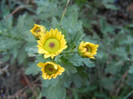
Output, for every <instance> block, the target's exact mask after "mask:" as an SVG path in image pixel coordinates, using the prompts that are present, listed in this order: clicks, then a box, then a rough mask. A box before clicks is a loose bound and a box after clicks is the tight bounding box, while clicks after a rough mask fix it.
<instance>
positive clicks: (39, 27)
mask: <svg viewBox="0 0 133 99" xmlns="http://www.w3.org/2000/svg"><path fill="white" fill-rule="evenodd" d="M45 31H46V28H45V27H44V26H42V25H38V24H34V27H33V28H32V29H31V30H30V32H31V33H32V34H33V35H34V36H35V37H40V36H41V33H42V34H44V33H45Z"/></svg>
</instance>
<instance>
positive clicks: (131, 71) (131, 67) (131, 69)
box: [128, 66, 133, 74]
mask: <svg viewBox="0 0 133 99" xmlns="http://www.w3.org/2000/svg"><path fill="white" fill-rule="evenodd" d="M128 73H130V74H133V66H129V71H128Z"/></svg>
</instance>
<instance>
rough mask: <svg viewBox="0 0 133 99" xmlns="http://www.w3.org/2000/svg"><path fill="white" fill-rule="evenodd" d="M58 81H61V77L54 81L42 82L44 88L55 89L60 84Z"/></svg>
mask: <svg viewBox="0 0 133 99" xmlns="http://www.w3.org/2000/svg"><path fill="white" fill-rule="evenodd" d="M42 79H43V78H42ZM58 81H59V77H58V76H57V77H56V79H54V78H52V79H50V80H47V79H43V80H42V86H43V87H48V86H49V85H50V86H51V87H55V86H56V85H57V84H58Z"/></svg>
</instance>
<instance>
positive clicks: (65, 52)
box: [62, 51, 78, 54]
mask: <svg viewBox="0 0 133 99" xmlns="http://www.w3.org/2000/svg"><path fill="white" fill-rule="evenodd" d="M62 53H63V54H67V53H78V51H64V52H62Z"/></svg>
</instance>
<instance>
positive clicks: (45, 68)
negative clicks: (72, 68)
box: [37, 61, 65, 79]
mask: <svg viewBox="0 0 133 99" xmlns="http://www.w3.org/2000/svg"><path fill="white" fill-rule="evenodd" d="M37 65H38V67H40V68H42V69H41V71H42V77H43V78H44V79H51V78H52V77H53V78H56V77H57V76H58V75H62V73H63V72H64V71H65V69H64V68H63V67H61V66H60V65H58V64H55V63H54V62H50V61H49V62H46V63H41V62H40V63H38V64H37Z"/></svg>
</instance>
